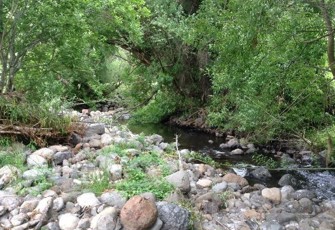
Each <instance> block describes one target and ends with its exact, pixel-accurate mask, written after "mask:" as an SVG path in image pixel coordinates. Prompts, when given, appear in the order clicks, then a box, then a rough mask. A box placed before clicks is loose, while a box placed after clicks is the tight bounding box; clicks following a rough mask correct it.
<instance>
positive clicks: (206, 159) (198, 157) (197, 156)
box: [185, 151, 231, 168]
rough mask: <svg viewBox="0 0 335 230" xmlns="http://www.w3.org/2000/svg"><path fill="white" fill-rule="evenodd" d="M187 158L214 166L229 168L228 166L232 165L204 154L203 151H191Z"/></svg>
mask: <svg viewBox="0 0 335 230" xmlns="http://www.w3.org/2000/svg"><path fill="white" fill-rule="evenodd" d="M185 158H186V159H187V160H188V161H195V162H200V163H203V164H207V165H210V166H212V167H214V168H220V167H222V168H227V167H230V166H231V165H230V164H229V163H221V162H217V161H215V160H214V159H213V158H211V157H210V156H208V155H205V154H202V153H199V152H194V151H192V152H190V153H189V154H188V155H187V156H186V157H185Z"/></svg>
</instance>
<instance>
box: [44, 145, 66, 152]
mask: <svg viewBox="0 0 335 230" xmlns="http://www.w3.org/2000/svg"><path fill="white" fill-rule="evenodd" d="M49 149H51V150H53V151H54V153H56V152H65V151H67V150H69V147H68V146H64V145H52V146H50V147H49Z"/></svg>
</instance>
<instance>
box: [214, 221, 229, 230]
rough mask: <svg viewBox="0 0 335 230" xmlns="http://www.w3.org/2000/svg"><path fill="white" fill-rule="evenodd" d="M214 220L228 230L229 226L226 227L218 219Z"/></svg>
mask: <svg viewBox="0 0 335 230" xmlns="http://www.w3.org/2000/svg"><path fill="white" fill-rule="evenodd" d="M215 221H216V223H218V224H219V225H221V226H222V227H224V228H225V229H228V230H229V228H228V226H227V225H225V224H223V223H221V222H220V221H218V220H215Z"/></svg>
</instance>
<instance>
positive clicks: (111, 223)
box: [91, 207, 118, 230]
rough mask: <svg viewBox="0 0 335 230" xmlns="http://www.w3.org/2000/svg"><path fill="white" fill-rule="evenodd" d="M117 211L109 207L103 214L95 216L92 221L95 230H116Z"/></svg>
mask: <svg viewBox="0 0 335 230" xmlns="http://www.w3.org/2000/svg"><path fill="white" fill-rule="evenodd" d="M117 214H118V212H117V210H116V208H114V207H107V208H105V209H104V210H103V211H102V212H101V213H99V214H98V215H96V216H94V217H93V219H92V221H91V228H92V229H93V230H109V229H114V228H115V226H116V223H117Z"/></svg>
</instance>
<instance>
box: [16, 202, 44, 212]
mask: <svg viewBox="0 0 335 230" xmlns="http://www.w3.org/2000/svg"><path fill="white" fill-rule="evenodd" d="M39 201H40V200H39V199H37V198H34V199H32V200H26V201H25V202H23V203H22V204H21V206H20V212H23V213H28V212H32V211H33V210H34V209H35V208H36V207H37V205H38V202H39Z"/></svg>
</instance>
